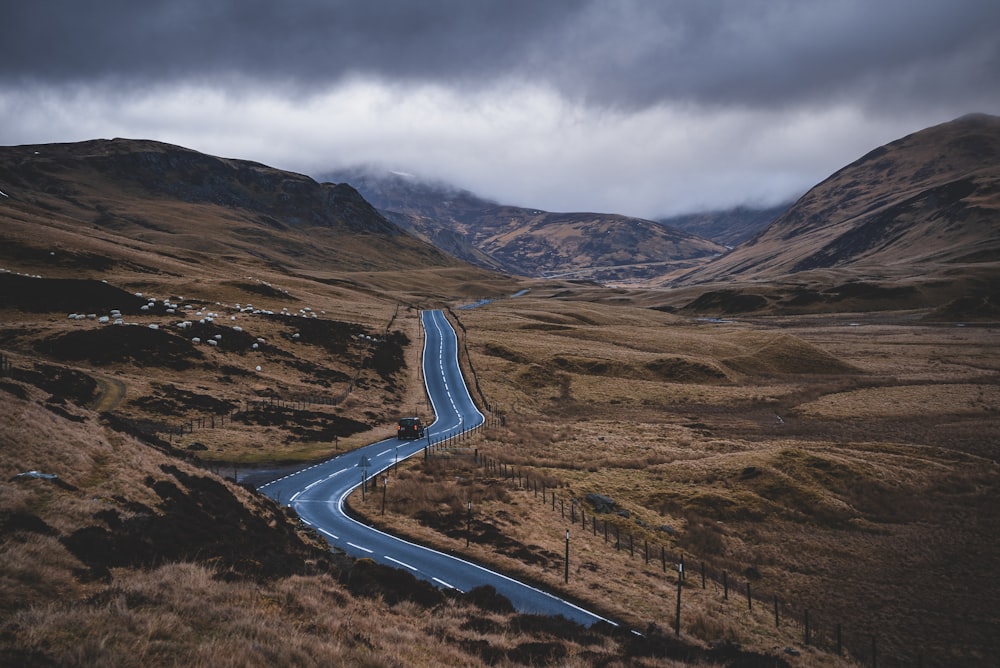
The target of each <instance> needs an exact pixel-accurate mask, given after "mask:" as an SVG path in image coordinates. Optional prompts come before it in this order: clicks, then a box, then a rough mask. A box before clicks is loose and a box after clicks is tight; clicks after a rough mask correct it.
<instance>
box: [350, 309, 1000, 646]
mask: <svg viewBox="0 0 1000 668" xmlns="http://www.w3.org/2000/svg"><path fill="white" fill-rule="evenodd" d="M459 314H460V317H461V319H462V322H463V324H464V325H465V328H466V330H467V332H468V339H467V344H468V349H469V350H470V352H471V357H472V367H473V368H474V369H475V371H476V373H477V375H478V378H479V383H480V386H481V387H482V388H483V392H484V394H485V396H486V398H487V399H488V400H489V401H490V402H491V403H495V404H497V405H498V406H499V407H500V410H502V411H503V413H504V417H505V420H506V426H504V427H495V428H490V429H487V430H485V432H484V433H483V434H481V435H478V436H477V437H476V438H475V439H474V440H473V441H470V442H469V443H463V444H461V445H462V446H463V447H471V448H475V449H477V450H478V452H479V454H480V455H481V456H482V457H485V458H488V459H490V460H496V461H499V462H503V463H505V464H506V465H508V466H511V467H514V468H516V470H517V471H518V472H520V473H521V474H523V475H524V476H527V477H529V478H530V479H532V480H535V481H537V482H538V483H539V484H542V483H544V485H545V486H546V487H547V488H549V489H550V493H552V491H554V493H555V494H556V496H557V498H558V499H559V502H561V503H563V504H564V507H566V508H567V510H566V511H565V512H566V517H565V518H564V517H563V516H562V514H561V513H560V512H559V509H558V507H557V509H556V510H555V511H553V510H552V508H551V505H549V504H545V503H542V502H541V500H540V497H538V496H537V493H536V492H535V491H534V490H524V489H519V488H517V484H516V482H512V481H510V480H506V481H503V480H499V479H498V478H497V473H495V472H493V471H491V470H484V469H482V468H476V467H471V468H470V464H469V462H468V457H467V456H463V457H458V456H455V457H450V458H449V457H443V458H441V460H440V461H439V462H433V463H432V465H430V466H428V465H424V464H422V463H421V464H419V465H415V466H414V468H413V470H410V469H407V470H405V471H404V472H402V473H400V474H399V476H398V478H399V480H398V482H397V481H396V480H395V478H393V477H392V476H390V484H389V486H388V493H387V497H388V498H387V503H388V513H387V514H386V516H385V518H383V517H382V516H381V515H379V516H377V517H375V515H376V513H374V512H373V510H374V509H373V508H372V504H373V503H377V502H378V499H377V495H376V497H375V498H372V497H370V500H369V502H368V506H369V507H368V508H367V509H364V508H363V509H360V510H361V511H362V512H365V513H366V514H368V515H369V516H370V517H373V519H375V520H376V521H378V522H379V523H380V524H383V523H384V524H385V525H386V526H389V527H393V528H396V529H398V530H400V531H402V532H404V533H406V534H407V535H409V536H412V537H414V538H417V539H420V540H422V541H426V542H430V543H433V544H436V545H439V546H441V547H444V548H447V549H450V550H453V551H456V552H463V553H466V552H468V553H469V554H471V555H472V556H473V557H474V558H475V559H477V560H481V561H484V562H489V563H493V564H496V565H497V566H499V567H502V568H505V569H509V570H515V571H517V572H519V573H522V574H523V575H524V576H526V577H528V578H530V579H532V580H535V581H538V582H541V583H544V584H545V585H546V586H547V587H550V588H553V589H559V590H565V591H567V592H568V593H569V594H570V595H571V596H573V597H575V598H577V599H579V600H581V601H586V602H588V603H589V604H590V605H593V606H596V607H597V608H598V609H599V610H602V611H605V612H606V613H607V614H609V615H612V616H614V617H615V618H620V619H626V620H628V621H629V622H630V623H632V624H635V625H641V624H642V623H644V622H646V623H648V622H650V621H653V622H655V623H657V624H659V625H661V626H665V627H669V626H670V625H671V624H672V623H673V621H672V620H673V619H674V615H673V609H672V606H671V605H667V604H665V602H669V601H670V600H671V597H672V596H673V592H674V587H675V585H674V583H675V582H676V578H675V577H673V574H672V573H671V574H669V575H664V574H663V573H662V567H661V563H660V562H659V559H658V554H659V550H660V547H654V548H653V549H654V558H653V560H652V561H651V563H650V564H649V565H647V564H646V563H645V559H644V555H643V554H642V549H641V548H638V547H637V548H636V556H634V557H633V556H626V555H627V554H628V553H627V552H625V551H623V550H616V549H614V546H613V544H611V546H610V547H609V544H606V543H605V541H604V534H603V530H602V531H600V532H599V535H598V536H596V537H595V536H594V535H593V527H592V525H590V526H588V528H587V529H586V530H581V527H580V526H579V521H578V522H577V525H578V526H576V528H575V529H574V530H573V531H572V536H573V540H572V547H573V558H572V559H571V563H572V565H573V567H572V577H571V582H570V584H569V585H565V584H564V583H563V582H562V579H563V573H562V567H563V547H564V545H563V543H564V531H565V530H566V529H567V528H568V526H569V513H570V511H569V510H568V508H569V506H570V505H571V504H572V503H573V502H574V501H576V502H579V507H582V508H583V510H584V512H585V513H587V514H588V515H590V520H588V521H589V522H593V519H594V518H595V517H596V518H597V519H598V520H599V521H601V522H603V521H608V522H610V523H611V524H612V526H613V527H618V528H619V531H620V533H621V535H624V534H625V532H627V533H628V534H629V535H630V536H632V537H633V541H634V544H636V545H640V544H641V545H644V544H645V542H646V541H649V542H651V543H652V544H654V545H656V546H662V549H664V550H665V551H669V552H670V553H671V554H674V555H683V556H684V558H685V560H686V561H687V562H688V563H689V565H690V564H698V567H699V568H700V564H701V563H702V562H704V563H705V564H706V568H707V569H708V571H709V572H710V573H715V574H716V576H717V577H718V575H719V574H721V573H722V572H726V573H727V575H728V577H729V578H732V579H733V580H734V581H738V582H739V583H740V584H745V583H746V582H749V583H750V585H751V588H752V590H757V591H759V592H760V593H761V595H762V596H765V597H766V598H765V600H764V601H763V603H760V602H759V603H758V606H756V607H755V610H754V611H753V612H749V611H746V610H745V609H744V610H741V609H740V608H739V603H733V601H731V600H730V601H727V602H722V601H720V600H719V599H720V596H719V595H718V589H719V587H720V585H719V583H717V582H716V583H715V584H712V585H710V586H707V587H706V589H705V590H700V581H699V582H698V586H697V587H693V588H692V589H691V590H690V597H689V599H687V602H686V603H685V606H686V609H690V613H688V614H687V615H685V616H684V621H683V623H682V628H683V630H684V632H685V633H688V634H691V635H692V636H694V637H696V638H697V639H699V640H700V641H702V642H713V641H717V640H720V639H728V640H732V641H735V642H740V643H743V644H746V645H749V646H753V647H757V648H766V649H769V650H774V649H776V648H778V649H780V647H783V646H786V645H795V646H801V645H802V640H803V632H804V629H803V626H802V624H803V619H804V615H805V612H806V610H808V611H809V612H810V614H811V620H812V622H811V626H812V629H811V633H812V634H813V639H814V640H815V639H816V638H817V637H821V638H823V640H824V641H825V642H826V643H827V646H829V644H830V643H833V642H834V640H833V639H834V633H835V625H837V624H840V625H841V630H842V637H843V642H844V644H845V646H846V647H848V648H850V649H851V650H852V651H853V652H854V653H855V656H857V657H858V658H859V659H864V658H865V657H866V656H868V655H869V654H870V651H871V650H870V646H871V637H872V636H875V638H876V643H877V647H878V648H879V649H878V650H877V651H879V653H880V654H881V655H882V658H883V659H884V658H885V657H894V660H899V661H911V662H915V661H917V660H923V661H925V665H927V664H929V663H931V662H933V663H938V664H940V665H977V664H979V663H980V662H981V661H984V660H986V656H987V654H986V653H987V652H989V651H990V650H989V648H990V647H992V645H991V643H994V642H995V640H994V637H993V635H994V634H993V629H995V628H996V627H997V623H998V622H1000V610H998V608H997V606H996V605H995V601H996V600H1000V599H998V598H997V595H998V594H1000V591H998V590H997V588H996V585H995V578H993V577H992V573H994V572H995V570H996V568H997V567H998V566H1000V543H998V539H997V536H996V532H995V531H992V530H991V529H990V528H989V525H990V523H991V522H992V521H993V519H992V518H994V517H995V516H996V511H997V510H998V509H1000V493H998V487H997V477H998V466H997V463H996V459H997V455H998V453H997V445H996V443H997V436H998V433H997V432H998V429H1000V427H998V424H1000V422H998V420H997V417H998V412H1000V386H998V384H997V375H996V370H997V365H998V364H1000V357H998V356H997V352H998V351H997V347H996V344H995V330H994V329H992V328H990V327H954V326H940V325H928V324H924V323H921V322H920V321H919V320H918V319H915V318H914V317H913V315H912V314H906V313H901V314H897V315H896V316H895V317H887V316H886V315H885V314H879V315H871V314H869V315H865V314H847V315H842V316H840V315H838V316H829V315H827V316H815V317H804V318H799V319H795V320H789V319H779V318H774V319H767V318H762V319H758V320H754V321H740V322H724V323H717V322H701V321H694V320H692V319H690V318H680V317H676V316H672V315H669V314H665V313H660V312H657V311H650V310H648V309H636V308H631V307H628V306H622V305H619V306H601V305H596V304H593V303H578V302H573V301H568V300H565V299H553V298H551V297H548V296H547V295H545V294H539V293H533V294H532V296H530V297H523V298H518V299H516V300H507V301H502V302H497V303H494V304H491V305H489V306H486V307H482V308H479V309H475V310H472V311H461V312H459ZM415 481H419V482H415ZM522 484H524V483H523V482H522ZM589 493H598V494H602V495H605V496H609V497H611V498H612V499H614V500H615V501H616V502H617V503H618V504H619V508H621V509H623V510H626V511H627V513H628V517H627V518H626V517H623V516H621V515H611V516H608V515H596V516H595V515H594V514H593V512H594V511H593V508H592V506H590V505H589V504H588V503H587V502H586V501H585V496H586V495H587V494H589ZM469 498H471V499H472V500H473V506H474V508H475V510H476V512H475V518H476V526H479V527H491V529H490V530H486V529H485V528H484V529H482V531H481V533H482V536H481V539H480V540H474V541H473V542H472V545H471V547H470V548H469V549H468V550H466V548H465V541H466V534H465V521H466V520H465V508H466V507H465V504H466V502H467V500H468V499H469ZM549 498H550V499H551V497H549ZM574 513H575V514H576V517H577V519H578V520H579V511H577V510H575V511H574ZM612 531H613V529H612ZM472 535H473V536H477V532H476V530H473V532H472ZM508 541H509V542H510V545H508V544H507V542H508ZM675 567H676V566H675V565H674V566H673V568H675ZM713 588H714V589H713ZM775 596H777V597H778V598H779V599H780V604H781V608H782V611H783V613H784V614H791V615H792V616H793V618H794V623H792V621H788V622H786V623H785V624H783V625H782V626H781V627H779V628H777V629H776V628H774V615H773V609H772V608H773V605H772V601H773V597H775ZM743 604H744V606H745V601H744V603H743ZM727 605H728V608H727V607H726V606H727ZM687 606H690V608H687ZM786 606H787V611H786ZM800 660H801V659H800ZM813 660H815V661H818V662H819V663H822V661H823V660H825V659H818V658H814V659H813Z"/></svg>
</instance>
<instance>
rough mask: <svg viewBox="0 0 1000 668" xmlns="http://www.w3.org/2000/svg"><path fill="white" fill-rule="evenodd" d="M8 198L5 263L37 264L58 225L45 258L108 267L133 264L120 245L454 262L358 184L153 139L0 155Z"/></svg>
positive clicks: (331, 261)
mask: <svg viewBox="0 0 1000 668" xmlns="http://www.w3.org/2000/svg"><path fill="white" fill-rule="evenodd" d="M0 191H3V192H4V193H5V194H6V197H3V198H0V216H3V219H4V228H3V232H2V234H3V240H4V244H3V245H2V246H0V263H2V262H10V261H12V260H18V261H23V260H24V259H25V258H26V257H31V256H32V254H33V251H32V250H31V248H32V239H34V238H37V237H39V234H38V230H39V228H40V227H50V228H52V230H53V232H52V233H53V235H55V238H53V239H52V241H53V242H55V247H54V248H49V249H46V252H48V251H61V253H60V254H62V253H69V254H75V255H77V256H81V257H82V256H86V257H89V258H90V260H91V264H93V265H94V266H95V267H96V266H100V267H105V268H106V267H107V266H109V263H116V264H119V265H120V264H122V263H127V262H128V261H129V259H128V258H127V257H126V253H125V252H124V251H123V249H122V248H120V246H129V247H132V248H134V249H137V250H141V249H144V248H145V249H153V250H156V249H157V248H171V249H176V250H182V251H185V252H189V253H190V255H188V256H187V258H186V262H187V263H189V264H190V263H192V262H200V263H212V262H220V261H232V260H234V259H235V258H244V257H246V258H254V259H255V261H259V262H262V263H265V264H268V265H271V266H274V267H278V268H289V269H298V270H302V269H326V270H337V269H339V270H386V269H396V268H401V267H407V266H422V267H445V266H456V264H457V263H456V262H455V261H454V259H452V258H450V257H449V256H447V255H446V254H444V253H442V252H441V251H438V250H437V249H435V248H433V247H431V246H429V245H427V244H425V243H422V242H419V241H417V240H416V239H414V238H412V237H411V236H410V235H407V234H405V233H404V232H403V231H402V230H400V229H399V228H398V227H397V226H396V225H394V224H392V223H390V222H388V221H387V220H385V219H384V218H383V217H382V216H380V215H379V214H378V212H377V211H375V210H374V209H373V208H372V207H371V205H370V204H368V203H367V202H366V201H365V200H364V199H363V198H362V197H361V196H360V195H359V194H358V193H357V191H355V190H354V189H353V188H351V187H350V186H347V185H343V184H341V185H335V184H319V183H316V182H315V181H313V180H312V179H311V178H309V177H307V176H303V175H301V174H294V173H290V172H285V171H281V170H277V169H273V168H270V167H266V166H264V165H260V164H257V163H253V162H248V161H243V160H230V159H224V158H217V157H213V156H209V155H205V154H202V153H198V152H195V151H191V150H188V149H184V148H181V147H177V146H171V145H167V144H161V143H158V142H152V141H145V140H127V139H113V140H94V141H86V142H79V143H74V144H46V145H38V146H14V147H0ZM122 238H127V239H128V240H129V241H128V243H127V244H125V243H120V239H122ZM174 254H176V253H174ZM136 269H137V270H152V269H154V268H152V267H144V268H140V267H136Z"/></svg>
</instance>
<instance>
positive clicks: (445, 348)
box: [259, 311, 613, 626]
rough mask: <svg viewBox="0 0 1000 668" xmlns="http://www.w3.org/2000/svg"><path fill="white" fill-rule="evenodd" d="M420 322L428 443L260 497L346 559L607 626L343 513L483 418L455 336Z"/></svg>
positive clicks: (443, 322)
mask: <svg viewBox="0 0 1000 668" xmlns="http://www.w3.org/2000/svg"><path fill="white" fill-rule="evenodd" d="M421 322H422V324H423V328H424V332H425V337H424V350H423V371H424V383H425V385H426V388H427V394H428V396H429V397H430V400H431V405H432V406H433V409H434V413H435V420H434V422H433V423H432V424H430V425H428V426H427V429H426V437H425V438H424V439H421V440H419V441H399V440H397V439H395V438H392V439H387V440H384V441H379V442H378V443H373V444H371V445H368V446H365V447H363V448H359V449H357V450H352V451H351V452H347V453H344V454H341V455H338V456H336V457H334V458H332V459H328V460H327V461H324V462H321V463H319V464H315V465H313V466H310V467H308V468H305V469H302V470H300V471H296V472H294V473H290V474H288V475H286V476H284V477H281V478H279V479H277V480H273V481H271V482H268V483H265V484H263V485H261V486H260V487H259V489H260V491H262V492H263V493H265V494H267V495H268V496H270V497H271V498H273V499H275V500H276V501H278V502H279V503H284V504H285V505H288V506H291V507H292V508H294V509H295V511H296V512H297V513H298V514H299V517H300V518H301V519H302V520H303V521H304V522H306V523H308V524H309V525H311V526H312V527H314V528H315V529H316V530H317V531H318V532H319V533H320V534H321V535H322V536H324V537H325V538H326V540H327V542H328V543H330V545H332V546H335V547H338V548H340V549H342V550H344V551H345V552H346V553H347V554H349V555H351V556H354V557H368V558H370V559H373V560H374V561H376V562H379V563H382V564H385V565H388V566H393V567H396V568H402V569H404V570H408V571H410V572H411V573H412V574H413V575H415V576H416V577H419V578H422V579H424V580H428V581H430V582H433V583H434V584H436V585H437V586H440V587H445V588H454V589H458V590H460V591H469V590H470V589H472V588H474V587H478V586H481V585H492V586H493V587H494V588H496V590H497V592H499V593H500V594H502V595H503V596H506V597H507V598H508V599H510V601H511V603H512V604H513V605H514V608H515V609H516V610H518V611H519V612H522V613H534V614H544V615H561V616H563V617H566V618H567V619H571V620H574V621H576V622H578V623H580V624H583V625H586V626H589V625H591V624H593V623H595V622H598V621H610V620H607V619H605V618H603V617H601V616H599V615H597V614H595V613H592V612H590V611H588V610H585V609H583V608H581V607H579V606H577V605H574V604H573V603H570V602H569V601H565V600H563V599H560V598H558V597H556V596H554V595H552V594H549V593H548V592H544V591H542V590H540V589H537V588H535V587H532V586H530V585H527V584H525V583H523V582H519V581H517V580H514V579H513V578H510V577H508V576H506V575H503V574H502V573H497V572H495V571H491V570H489V569H487V568H484V567H482V566H479V565H476V564H473V563H471V562H468V561H464V560H462V559H459V558H457V557H454V556H451V555H448V554H443V553H441V552H437V551H435V550H431V549H429V548H426V547H423V546H420V545H416V544H414V543H410V542H408V541H405V540H402V539H400V538H396V537H394V536H391V535H389V534H387V533H385V532H382V531H379V530H377V529H374V528H373V527H370V526H368V525H366V524H363V523H361V522H358V521H357V520H355V519H353V518H351V517H349V516H348V515H347V513H346V512H344V500H345V499H346V498H347V495H348V494H350V493H351V492H352V491H353V490H354V489H355V488H357V487H358V486H360V485H361V482H362V479H363V478H367V479H370V478H371V477H372V476H373V475H379V474H380V473H382V472H383V471H386V470H388V469H389V468H391V467H392V466H393V464H394V463H395V462H396V461H402V460H404V459H407V458H408V457H412V456H413V455H416V454H418V453H422V452H423V449H424V446H426V445H428V444H429V443H432V442H435V443H436V442H438V441H442V440H444V439H445V438H448V437H450V436H454V435H456V434H459V433H461V432H462V431H465V430H468V429H472V428H474V427H477V426H479V425H480V424H482V423H483V421H484V419H485V418H484V417H483V414H482V413H480V412H479V410H478V409H477V408H476V405H475V402H473V400H472V397H471V396H470V395H469V390H468V388H467V387H466V385H465V380H464V378H463V377H462V371H461V367H460V366H459V363H458V339H457V337H456V336H455V330H454V329H452V327H451V324H450V323H449V322H448V320H447V318H446V317H445V316H444V314H443V313H442V312H441V311H423V312H422V313H421ZM361 464H364V465H365V466H364V467H362V466H361ZM611 623H613V622H611Z"/></svg>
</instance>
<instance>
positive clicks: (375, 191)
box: [330, 170, 725, 283]
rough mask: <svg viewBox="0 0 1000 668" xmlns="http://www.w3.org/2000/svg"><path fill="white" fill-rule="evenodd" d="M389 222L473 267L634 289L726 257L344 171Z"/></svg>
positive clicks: (679, 236) (614, 227)
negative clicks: (632, 284) (643, 282)
mask: <svg viewBox="0 0 1000 668" xmlns="http://www.w3.org/2000/svg"><path fill="white" fill-rule="evenodd" d="M330 176H331V178H336V179H343V180H346V181H349V182H351V183H352V184H354V185H355V186H356V187H357V188H358V190H359V191H360V192H362V193H363V194H364V196H365V197H366V198H367V199H368V200H369V201H371V202H372V203H373V204H374V205H375V206H377V207H378V208H379V209H380V210H382V211H384V212H385V213H386V215H387V216H388V217H390V218H391V219H392V220H394V221H396V222H398V223H399V224H400V225H401V226H403V227H406V228H407V229H409V230H411V231H413V232H414V233H415V234H416V235H418V236H420V237H421V238H423V239H426V240H427V241H429V242H431V243H433V244H434V245H436V246H438V247H439V248H444V249H446V250H448V251H449V252H451V253H452V254H454V255H455V256H456V257H460V258H462V259H464V260H466V261H468V262H472V263H474V264H477V265H479V266H481V267H485V268H489V269H500V270H503V271H506V272H509V273H512V274H517V275H520V276H532V277H542V276H545V277H554V276H566V277H573V278H577V279H587V280H593V281H598V282H601V283H619V282H634V281H637V280H642V279H645V278H647V277H649V276H659V275H663V274H665V273H668V272H673V271H677V270H679V269H686V268H689V267H691V266H693V265H694V264H696V263H698V262H700V261H702V260H703V259H704V258H708V257H711V256H713V255H716V254H718V253H722V252H724V250H725V249H724V248H723V247H722V246H720V245H719V244H716V243H715V242H712V241H709V240H707V239H705V238H702V237H698V236H696V235H694V234H690V233H688V232H684V231H681V230H679V229H677V228H673V227H670V226H668V225H663V224H661V223H658V222H655V221H651V220H644V219H641V218H632V217H628V216H621V215H617V214H605V213H551V212H547V211H539V210H537V209H526V208H521V207H516V206H507V205H501V204H497V203H496V202H491V201H488V200H484V199H482V198H479V197H477V196H475V195H474V194H472V193H470V192H468V191H463V190H457V189H455V188H450V187H447V186H443V185H435V184H430V183H425V182H422V181H420V180H418V179H415V178H414V177H410V176H405V175H399V174H377V173H373V172H371V171H370V170H368V171H365V170H344V171H341V172H336V173H334V174H331V175H330Z"/></svg>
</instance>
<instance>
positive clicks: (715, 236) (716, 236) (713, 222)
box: [659, 202, 792, 248]
mask: <svg viewBox="0 0 1000 668" xmlns="http://www.w3.org/2000/svg"><path fill="white" fill-rule="evenodd" d="M791 206H792V202H785V203H784V204H779V205H778V206H771V207H764V208H754V207H748V206H738V207H736V208H734V209H723V210H720V211H704V212H700V213H689V214H683V215H680V216H672V217H670V218H660V219H659V222H660V223H662V224H664V225H668V226H670V227H676V228H677V229H680V230H684V231H685V232H688V233H690V234H697V235H698V236H700V237H705V238H706V239H711V240H712V241H714V242H716V243H719V244H722V245H723V246H726V247H727V248H732V247H734V246H738V245H739V244H741V243H743V242H744V241H747V240H749V239H752V238H753V237H754V236H756V235H757V234H758V233H760V232H761V231H762V230H764V228H766V227H767V226H768V225H770V224H771V223H773V222H774V221H775V219H776V218H778V216H780V215H781V214H783V213H784V212H785V211H787V210H788V209H789V208H790V207H791Z"/></svg>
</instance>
